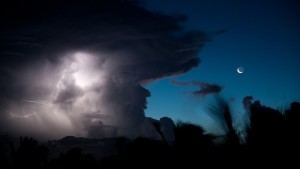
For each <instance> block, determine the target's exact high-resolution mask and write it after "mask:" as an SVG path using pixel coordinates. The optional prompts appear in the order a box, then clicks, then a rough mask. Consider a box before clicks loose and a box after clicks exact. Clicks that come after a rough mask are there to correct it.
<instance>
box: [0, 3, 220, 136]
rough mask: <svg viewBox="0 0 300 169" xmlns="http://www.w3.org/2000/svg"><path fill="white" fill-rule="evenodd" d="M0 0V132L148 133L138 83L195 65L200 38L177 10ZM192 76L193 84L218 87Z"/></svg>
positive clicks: (204, 88)
mask: <svg viewBox="0 0 300 169" xmlns="http://www.w3.org/2000/svg"><path fill="white" fill-rule="evenodd" d="M1 3H2V4H1V7H0V8H1V18H0V19H1V27H0V55H1V57H0V92H1V94H0V104H1V105H0V106H1V108H0V111H1V130H2V132H7V131H11V132H16V133H18V134H20V133H21V134H23V133H33V134H36V135H44V136H45V137H61V136H64V135H76V136H78V135H79V136H88V135H89V134H88V133H95V132H91V130H92V131H94V130H95V128H98V129H99V130H97V131H103V132H105V131H114V132H113V133H117V134H116V135H126V136H129V137H136V136H139V135H143V136H149V135H150V136H152V134H149V133H151V132H149V130H151V131H152V130H153V131H155V129H154V128H151V127H153V126H151V123H150V122H148V121H147V118H145V115H144V109H145V108H146V98H147V97H149V96H150V92H149V91H148V90H147V89H146V88H144V87H143V84H145V83H149V82H151V81H153V80H156V79H160V78H163V77H168V76H175V75H178V74H182V73H185V72H187V71H189V70H191V69H192V68H195V67H197V66H199V64H200V59H199V58H198V57H197V55H198V53H199V51H200V49H201V48H202V47H203V46H204V44H205V43H206V42H207V41H208V40H209V39H208V37H207V35H206V34H205V33H204V32H201V31H184V28H183V24H184V21H185V20H186V17H184V16H183V15H166V14H162V13H159V12H153V11H149V10H147V9H146V8H144V7H142V6H141V5H140V4H139V3H138V2H137V1H124V0H101V1H84V2H83V1H43V2H40V1H30V2H28V3H25V2H23V1H9V2H8V3H6V2H1ZM199 86H201V87H202V89H201V90H200V91H196V92H195V94H199V95H206V94H208V93H211V92H219V91H220V89H219V88H218V86H212V85H208V84H205V83H201V85H200V84H199ZM95 126H96V127H95ZM101 127H105V130H104V129H100V128H101ZM109 127H111V128H110V129H108V128H109ZM116 130H117V132H116ZM53 131H54V132H53ZM96 133H97V132H96ZM100 135H101V133H100ZM103 135H110V134H105V133H103ZM153 135H155V134H153ZM93 137H95V136H94V134H93Z"/></svg>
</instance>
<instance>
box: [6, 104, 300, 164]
mask: <svg viewBox="0 0 300 169" xmlns="http://www.w3.org/2000/svg"><path fill="white" fill-rule="evenodd" d="M247 112H249V117H250V123H249V125H248V126H247V127H246V140H245V142H241V141H240V136H239V135H238V134H237V130H236V128H235V127H234V125H233V116H232V113H231V112H230V108H229V105H228V103H227V102H226V101H224V100H223V99H222V98H217V100H216V104H215V105H214V106H212V107H210V112H209V113H210V115H212V117H214V119H215V120H216V122H218V123H219V124H220V126H223V128H224V131H226V134H225V135H221V136H219V135H212V134H209V133H206V132H205V131H204V129H203V128H202V127H201V126H199V125H195V124H191V123H184V122H177V123H176V124H175V125H174V135H175V140H174V142H173V143H168V142H167V141H166V139H165V136H164V133H163V132H162V131H161V126H160V125H159V124H158V123H154V124H153V125H154V127H155V128H156V130H157V132H158V133H159V134H160V135H161V140H154V139H150V138H136V139H134V140H130V139H128V138H125V137H120V138H116V139H115V140H116V141H115V147H116V153H115V154H114V155H109V156H106V157H104V158H102V159H101V160H100V161H99V160H96V159H95V158H94V157H93V155H92V154H86V153H85V152H84V149H81V148H78V147H77V148H76V147H73V148H71V149H69V150H68V151H66V152H63V153H61V154H60V156H58V157H56V158H52V159H51V158H49V148H51V146H53V145H51V146H47V144H43V145H41V144H39V143H38V142H37V141H36V140H34V139H33V138H28V137H24V138H22V137H21V138H20V139H19V145H18V146H16V144H14V143H15V141H14V139H13V138H12V137H9V136H7V135H1V137H0V150H1V153H0V158H1V159H0V160H1V161H0V162H1V163H0V168H33V169H36V168H47V169H49V168H114V167H117V168H121V167H122V168H123V167H140V163H142V164H144V165H145V166H147V167H158V166H168V167H176V166H178V165H184V166H186V167H189V166H193V165H195V166H199V167H200V166H210V167H218V166H223V167H238V166H237V164H238V163H243V164H248V165H249V166H253V167H257V166H261V164H267V165H269V166H275V165H278V164H284V165H285V167H288V166H290V165H294V164H297V160H295V157H296V156H294V154H297V153H299V143H300V140H299V137H298V133H299V128H300V123H299V120H300V103H298V102H293V103H291V106H290V108H289V109H287V110H285V111H283V112H280V111H278V110H275V109H272V108H269V107H266V106H263V105H261V104H260V102H259V101H255V102H254V103H250V104H249V111H247ZM70 138H71V137H66V138H64V139H61V140H59V141H57V143H58V144H62V143H63V144H64V145H65V144H66V140H68V142H67V143H68V144H67V145H72V144H73V143H72V140H75V139H70ZM72 138H75V137H72ZM220 138H221V139H222V140H223V142H216V140H218V139H220ZM70 140H71V141H70ZM81 142H83V143H86V144H91V143H96V142H97V140H95V139H93V140H88V139H87V140H85V138H81V139H80V143H81ZM15 147H17V148H15Z"/></svg>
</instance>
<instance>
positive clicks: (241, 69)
mask: <svg viewBox="0 0 300 169" xmlns="http://www.w3.org/2000/svg"><path fill="white" fill-rule="evenodd" d="M236 71H237V72H238V73H239V74H242V73H244V68H243V67H238V68H237V69H236Z"/></svg>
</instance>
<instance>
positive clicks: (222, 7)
mask: <svg viewBox="0 0 300 169" xmlns="http://www.w3.org/2000/svg"><path fill="white" fill-rule="evenodd" d="M144 2H145V4H146V6H147V7H148V8H149V9H152V10H158V11H163V12H165V13H168V14H170V13H173V14H174V13H181V14H184V15H187V17H188V19H187V22H186V23H185V26H186V27H187V29H199V30H202V31H206V32H209V33H211V35H213V36H212V41H211V42H208V43H207V44H206V45H205V46H204V47H203V48H202V49H201V51H200V52H199V55H198V56H199V57H200V59H201V64H200V66H199V67H197V68H195V69H193V70H191V71H189V72H188V73H186V74H183V75H180V76H178V77H171V78H168V79H161V80H159V81H157V82H154V83H152V84H149V85H148V86H147V88H148V89H149V90H150V91H151V97H149V98H148V109H147V110H146V115H148V116H153V117H156V118H158V117H160V116H170V117H173V119H175V120H183V121H192V122H198V123H200V124H204V125H206V124H205V123H206V122H207V121H209V120H210V119H209V118H208V117H207V116H206V115H205V113H204V111H205V110H206V109H207V107H209V106H210V105H211V104H212V103H211V102H210V101H209V100H210V97H192V96H190V95H186V94H184V93H185V92H186V91H192V90H194V89H195V88H192V87H182V86H175V85H173V84H172V83H171V81H172V79H177V80H180V81H191V80H198V81H204V82H208V83H214V84H218V85H220V86H222V87H223V88H222V92H221V93H220V95H221V96H223V97H224V98H225V99H226V100H228V101H229V103H230V104H231V105H232V108H233V109H234V110H235V111H236V112H237V113H238V112H243V108H242V100H243V97H245V96H253V98H254V99H258V100H260V101H261V102H262V103H263V104H265V105H267V106H271V107H274V108H282V107H285V106H287V105H288V103H290V102H292V101H300V88H299V86H300V76H299V72H300V66H299V64H300V19H299V17H298V16H300V12H299V11H300V10H299V8H300V6H299V2H297V1H295V0H287V1H282V0H274V1H273V0H266V1H259V0H254V1H253V0H246V1H239V0H229V1H227V0H226V1H225V0H175V1H173V0H163V1H160V0H149V1H144ZM220 30H226V31H225V32H224V33H221V34H214V33H213V32H218V31H220ZM239 66H242V67H244V73H243V74H238V73H237V71H236V69H237V68H238V67H239Z"/></svg>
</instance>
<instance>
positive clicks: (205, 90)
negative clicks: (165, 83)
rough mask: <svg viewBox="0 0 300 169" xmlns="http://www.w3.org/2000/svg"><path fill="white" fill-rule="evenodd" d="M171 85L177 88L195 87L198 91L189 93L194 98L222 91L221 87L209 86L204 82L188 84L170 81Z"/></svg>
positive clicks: (209, 84)
mask: <svg viewBox="0 0 300 169" xmlns="http://www.w3.org/2000/svg"><path fill="white" fill-rule="evenodd" d="M171 83H172V84H174V85H178V86H197V87H199V88H200V89H199V90H196V91H193V92H191V94H193V95H195V96H203V97H204V96H206V95H208V94H218V93H220V92H221V91H222V87H221V86H219V85H217V84H211V83H206V82H199V81H190V82H181V81H178V80H176V79H173V80H172V81H171Z"/></svg>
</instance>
